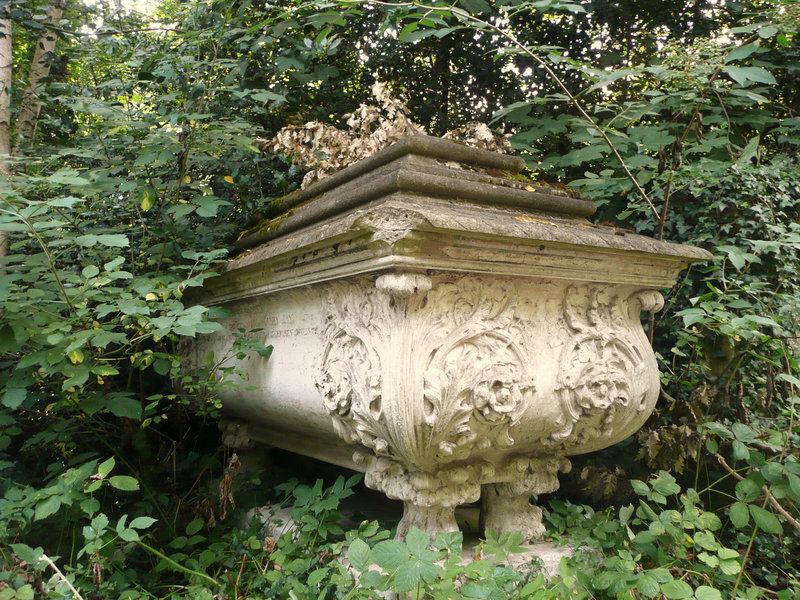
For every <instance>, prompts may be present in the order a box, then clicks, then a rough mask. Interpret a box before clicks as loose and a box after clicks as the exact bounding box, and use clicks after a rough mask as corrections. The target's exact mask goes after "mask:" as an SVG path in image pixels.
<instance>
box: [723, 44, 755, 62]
mask: <svg viewBox="0 0 800 600" xmlns="http://www.w3.org/2000/svg"><path fill="white" fill-rule="evenodd" d="M756 50H758V43H754V44H745V45H744V46H739V47H738V48H734V49H733V50H731V51H730V52H728V54H727V56H726V57H725V62H726V63H729V62H733V61H735V60H742V59H744V58H747V57H748V56H750V55H751V54H752V53H753V52H755V51H756Z"/></svg>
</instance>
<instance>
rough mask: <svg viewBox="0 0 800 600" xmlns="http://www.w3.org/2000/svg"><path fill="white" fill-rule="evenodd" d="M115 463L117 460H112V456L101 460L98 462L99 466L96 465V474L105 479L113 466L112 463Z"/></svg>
mask: <svg viewBox="0 0 800 600" xmlns="http://www.w3.org/2000/svg"><path fill="white" fill-rule="evenodd" d="M116 463H117V461H116V460H114V457H113V456H112V457H111V458H109V459H108V460H105V461H103V462H102V463H100V466H99V467H97V474H98V475H100V478H101V479H105V478H106V477H107V476H108V474H109V473H110V472H111V470H112V469H113V468H114V465H115V464H116Z"/></svg>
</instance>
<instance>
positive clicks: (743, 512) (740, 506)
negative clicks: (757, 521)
mask: <svg viewBox="0 0 800 600" xmlns="http://www.w3.org/2000/svg"><path fill="white" fill-rule="evenodd" d="M728 516H729V517H730V519H731V523H733V526H734V527H736V529H741V528H742V527H744V526H745V525H747V524H748V523H749V522H750V513H749V512H748V511H747V504H745V503H744V502H734V503H733V504H732V505H731V507H730V509H728Z"/></svg>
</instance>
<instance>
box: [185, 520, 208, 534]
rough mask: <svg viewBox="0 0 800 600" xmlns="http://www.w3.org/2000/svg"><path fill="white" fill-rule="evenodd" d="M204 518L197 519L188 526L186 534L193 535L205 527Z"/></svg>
mask: <svg viewBox="0 0 800 600" xmlns="http://www.w3.org/2000/svg"><path fill="white" fill-rule="evenodd" d="M203 522H204V521H203V519H195V520H194V521H192V522H190V523H189V524H188V525H187V526H186V535H189V536H192V535H194V534H195V533H197V532H198V531H200V530H201V529H202V528H203Z"/></svg>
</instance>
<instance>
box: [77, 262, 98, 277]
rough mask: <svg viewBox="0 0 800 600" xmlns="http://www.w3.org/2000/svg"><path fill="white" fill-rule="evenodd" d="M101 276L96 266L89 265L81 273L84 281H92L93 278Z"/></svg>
mask: <svg viewBox="0 0 800 600" xmlns="http://www.w3.org/2000/svg"><path fill="white" fill-rule="evenodd" d="M99 274H100V269H98V268H97V267H96V266H95V265H87V266H85V267H84V268H83V270H82V271H81V277H83V278H84V279H91V278H92V277H97V276H98V275H99Z"/></svg>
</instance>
